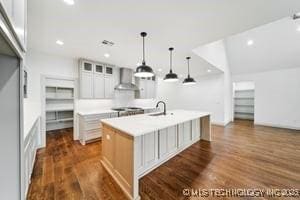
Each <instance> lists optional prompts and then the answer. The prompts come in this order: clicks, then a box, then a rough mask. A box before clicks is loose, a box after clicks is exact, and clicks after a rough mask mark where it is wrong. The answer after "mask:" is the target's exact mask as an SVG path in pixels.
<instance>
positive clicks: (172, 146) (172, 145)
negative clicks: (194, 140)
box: [167, 126, 177, 153]
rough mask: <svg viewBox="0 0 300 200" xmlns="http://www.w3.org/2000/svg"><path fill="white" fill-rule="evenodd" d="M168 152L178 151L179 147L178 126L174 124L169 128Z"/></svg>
mask: <svg viewBox="0 0 300 200" xmlns="http://www.w3.org/2000/svg"><path fill="white" fill-rule="evenodd" d="M167 145H168V152H169V153H172V152H173V151H176V148H177V128H176V126H172V127H169V128H168V138H167Z"/></svg>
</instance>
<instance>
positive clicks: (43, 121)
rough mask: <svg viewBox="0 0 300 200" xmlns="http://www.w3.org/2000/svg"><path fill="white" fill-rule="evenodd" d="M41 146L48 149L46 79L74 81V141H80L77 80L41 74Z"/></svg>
mask: <svg viewBox="0 0 300 200" xmlns="http://www.w3.org/2000/svg"><path fill="white" fill-rule="evenodd" d="M40 78H41V96H40V98H41V99H40V100H41V116H40V117H41V129H40V130H41V131H40V133H41V145H40V147H46V100H45V98H46V91H45V88H46V79H60V80H67V81H74V87H73V88H74V99H73V140H78V138H79V136H78V130H77V127H76V126H77V119H76V111H77V110H76V108H75V107H76V106H75V105H76V98H77V89H76V88H77V79H76V78H74V77H70V76H53V75H45V74H41V77H40Z"/></svg>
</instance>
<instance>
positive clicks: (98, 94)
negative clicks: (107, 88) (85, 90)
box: [94, 73, 105, 99]
mask: <svg viewBox="0 0 300 200" xmlns="http://www.w3.org/2000/svg"><path fill="white" fill-rule="evenodd" d="M104 95H105V93H104V75H103V74H96V73H95V74H94V98H96V99H103V98H104Z"/></svg>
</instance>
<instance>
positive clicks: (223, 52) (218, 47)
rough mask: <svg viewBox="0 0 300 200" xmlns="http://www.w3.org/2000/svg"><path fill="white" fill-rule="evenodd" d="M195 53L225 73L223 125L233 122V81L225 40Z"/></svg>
mask: <svg viewBox="0 0 300 200" xmlns="http://www.w3.org/2000/svg"><path fill="white" fill-rule="evenodd" d="M193 52H194V53H195V54H197V55H199V56H200V57H202V58H203V59H205V60H206V61H207V62H208V63H210V64H212V65H213V66H215V67H217V68H218V69H220V70H222V71H223V72H224V74H223V90H224V91H223V101H224V107H223V109H224V119H223V123H224V124H227V123H229V122H230V121H232V120H233V111H232V110H233V109H232V107H233V102H232V80H231V71H230V69H229V63H228V55H227V49H226V45H225V42H224V40H218V41H215V42H212V43H209V44H207V45H203V46H200V47H198V48H196V49H194V50H193Z"/></svg>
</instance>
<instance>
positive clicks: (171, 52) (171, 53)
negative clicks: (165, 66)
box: [169, 47, 174, 73]
mask: <svg viewBox="0 0 300 200" xmlns="http://www.w3.org/2000/svg"><path fill="white" fill-rule="evenodd" d="M173 50H174V48H173V47H170V48H169V51H170V72H171V73H172V64H173V63H172V59H173V57H172V56H173Z"/></svg>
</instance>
